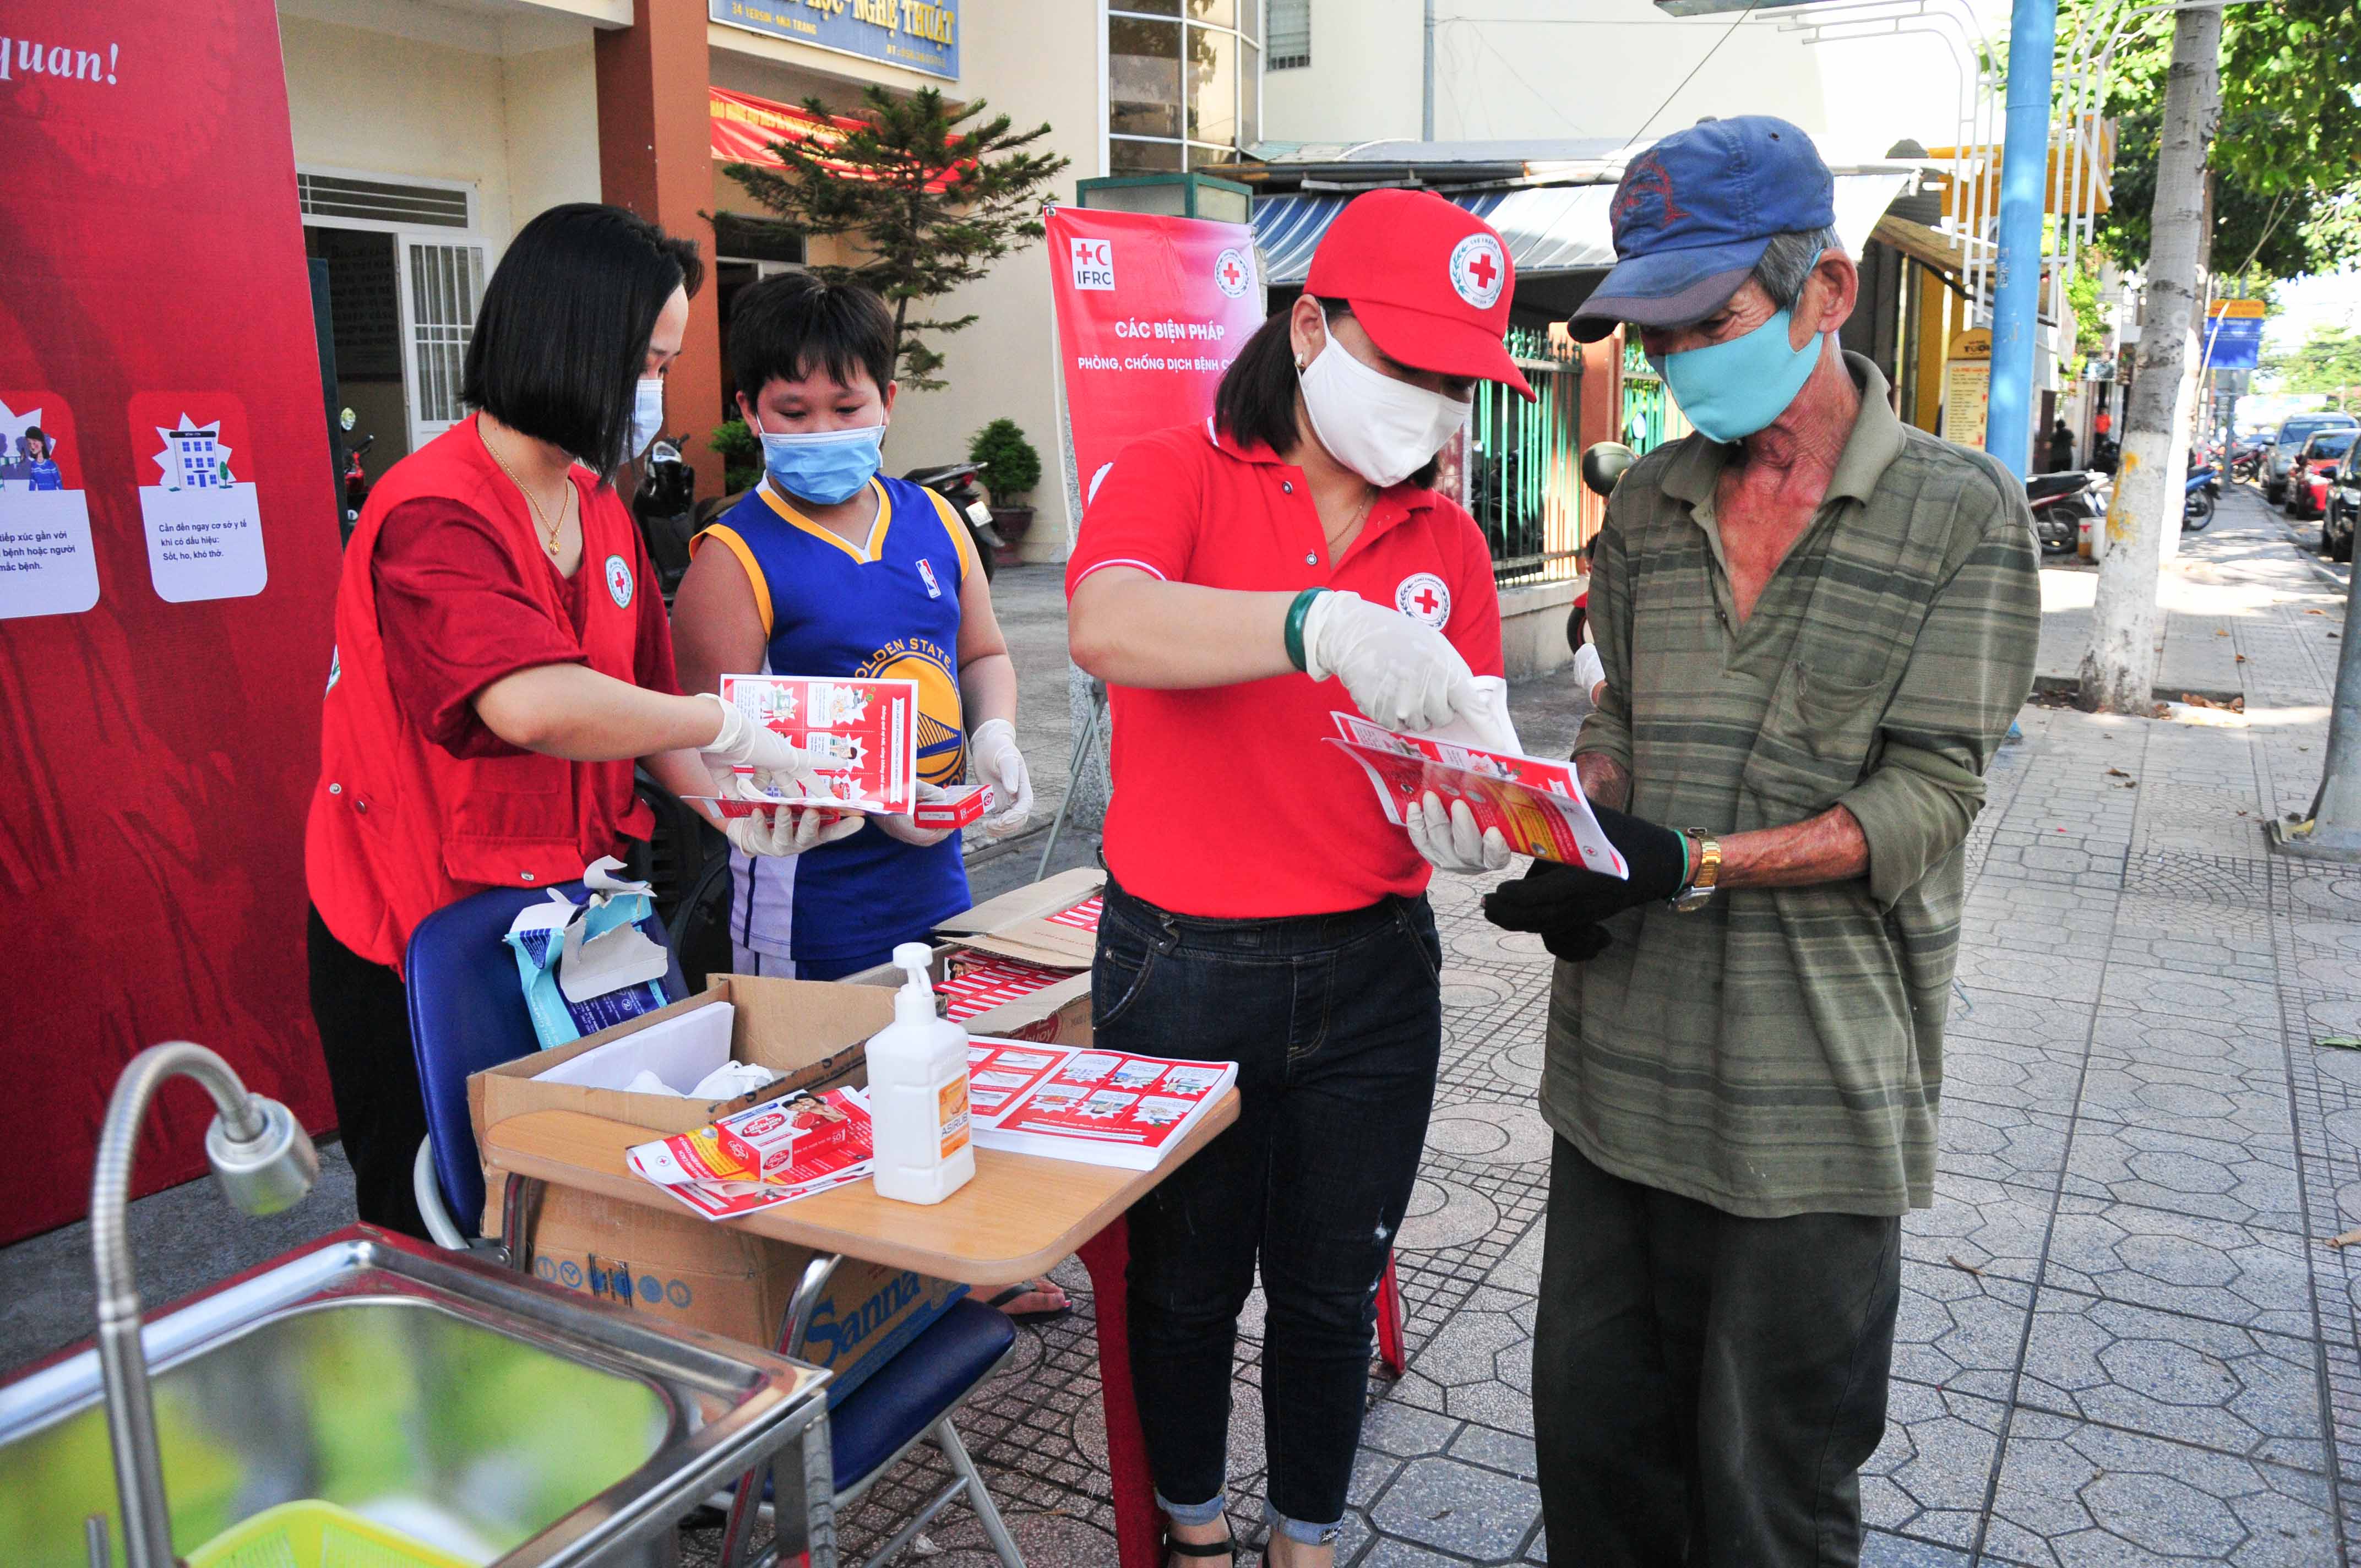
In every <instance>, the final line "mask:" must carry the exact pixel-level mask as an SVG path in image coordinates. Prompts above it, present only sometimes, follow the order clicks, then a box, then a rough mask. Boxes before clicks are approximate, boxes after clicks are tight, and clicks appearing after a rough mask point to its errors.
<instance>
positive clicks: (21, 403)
mask: <svg viewBox="0 0 2361 1568" xmlns="http://www.w3.org/2000/svg"><path fill="white" fill-rule="evenodd" d="M80 446H81V444H80V443H79V442H78V441H76V440H75V439H74V422H73V412H72V411H71V410H70V409H69V408H67V407H66V400H64V399H63V398H60V397H59V396H58V395H57V394H56V393H55V392H12V391H5V390H0V620H18V619H21V618H23V617H27V616H35V615H79V614H80V613H81V612H82V611H83V610H86V609H90V607H91V606H93V605H94V604H96V603H97V602H98V557H97V556H96V554H93V552H92V550H91V544H90V502H89V501H88V499H85V498H84V496H83V494H82V454H81V451H80Z"/></svg>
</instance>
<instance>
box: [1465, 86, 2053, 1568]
mask: <svg viewBox="0 0 2361 1568" xmlns="http://www.w3.org/2000/svg"><path fill="white" fill-rule="evenodd" d="M1833 186H1834V181H1833V180H1832V179H1831V177H1830V175H1829V173H1828V168H1827V166H1826V165H1825V164H1824V163H1822V162H1821V160H1820V159H1819V156H1818V154H1817V152H1816V151H1814V149H1813V148H1812V144H1811V142H1810V140H1809V138H1808V137H1806V135H1805V134H1804V133H1803V132H1802V131H1800V130H1798V129H1796V128H1795V126H1791V125H1788V124H1786V123H1785V122H1784V121H1780V120H1776V119H1771V118H1768V117H1764V116H1752V115H1750V116H1745V117H1741V118H1738V119H1730V120H1720V121H1710V122H1707V123H1704V124H1701V125H1698V126H1694V127H1692V128H1690V129H1688V130H1686V131H1680V132H1676V133H1675V134H1674V135H1672V136H1670V137H1666V138H1664V140H1663V141H1661V142H1658V143H1657V144H1656V145H1655V146H1654V147H1653V148H1649V149H1648V150H1647V151H1646V152H1645V153H1643V154H1642V155H1641V156H1640V157H1639V158H1638V159H1635V160H1634V161H1633V162H1632V164H1631V168H1630V170H1628V171H1627V172H1626V174H1625V176H1624V178H1623V181H1622V184H1621V186H1620V188H1619V189H1618V191H1617V193H1616V200H1615V206H1614V218H1615V240H1616V253H1617V257H1618V265H1617V267H1616V269H1615V270H1614V271H1613V272H1612V273H1610V274H1609V277H1608V278H1607V280H1606V281H1605V282H1604V283H1602V284H1601V285H1600V287H1599V288H1598V291H1597V292H1596V293H1594V294H1593V295H1592V296H1591V298H1590V299H1589V301H1588V302H1586V303H1585V304H1584V305H1583V306H1582V308H1581V309H1580V310H1579V311H1578V312H1577V313H1576V317H1575V321H1574V323H1573V330H1574V332H1575V334H1576V336H1578V337H1598V336H1601V335H1604V334H1606V333H1607V332H1609V331H1610V330H1612V327H1613V325H1614V323H1616V322H1618V321H1623V322H1630V323H1636V324H1637V326H1638V328H1639V332H1640V337H1641V341H1642V345H1644V346H1645V347H1646V349H1647V351H1648V354H1649V356H1650V357H1651V359H1652V360H1653V361H1654V362H1655V363H1656V364H1657V365H1658V366H1659V367H1660V368H1661V369H1662V371H1663V374H1664V379H1665V382H1666V384H1667V386H1668V387H1669V388H1670V389H1671V391H1672V393H1673V396H1674V397H1675V400H1677V401H1678V402H1679V404H1680V406H1681V409H1682V411H1683V412H1684V413H1686V415H1687V417H1688V419H1689V421H1690V422H1691V423H1692V424H1693V425H1694V426H1695V427H1696V433H1694V434H1692V435H1690V436H1688V437H1687V438H1686V439H1685V440H1682V441H1680V442H1677V443H1675V444H1671V445H1669V446H1667V447H1664V448H1663V449H1661V450H1658V451H1655V452H1652V453H1650V454H1648V455H1646V456H1645V457H1643V458H1642V459H1641V460H1640V462H1639V463H1638V464H1637V465H1635V466H1633V467H1632V468H1631V471H1630V472H1629V473H1628V474H1627V475H1626V476H1625V477H1624V478H1623V480H1622V482H1621V483H1620V485H1618V486H1617V488H1616V490H1615V494H1614V497H1613V499H1612V502H1611V504H1610V505H1609V509H1608V513H1607V520H1606V524H1605V527H1604V528H1603V530H1602V531H1601V532H1600V534H1599V536H1598V543H1597V549H1596V554H1595V556H1594V559H1593V568H1592V569H1593V577H1592V581H1591V589H1590V613H1591V616H1592V622H1593V625H1594V627H1595V629H1596V634H1597V639H1598V649H1599V655H1600V658H1601V660H1602V661H1603V663H1604V665H1605V670H1606V675H1607V687H1606V690H1605V692H1604V693H1603V694H1602V698H1601V701H1600V703H1599V706H1598V710H1597V711H1596V712H1595V713H1593V714H1592V715H1591V717H1590V718H1589V719H1588V720H1587V722H1586V723H1585V725H1584V727H1583V730H1582V735H1581V738H1580V740H1578V741H1577V742H1576V747H1575V758H1576V766H1577V768H1578V771H1579V773H1580V774H1581V777H1582V781H1583V787H1584V789H1585V790H1586V791H1587V793H1588V795H1589V796H1590V799H1591V801H1592V803H1593V805H1594V806H1596V807H1598V814H1599V817H1600V820H1601V823H1602V825H1603V826H1604V827H1605V828H1606V829H1607V832H1608V835H1609V838H1611V839H1614V841H1615V842H1616V844H1617V846H1618V847H1619V848H1620V850H1622V851H1623V854H1624V856H1625V858H1626V859H1627V860H1628V861H1629V862H1630V864H1631V878H1630V880H1629V881H1622V880H1619V879H1615V878H1611V877H1608V876H1603V875H1600V874H1598V873H1596V872H1588V871H1584V870H1581V869H1578V868H1570V867H1565V866H1555V865H1549V864H1543V863H1537V864H1536V865H1535V866H1534V867H1533V868H1532V873H1531V874H1530V875H1528V876H1526V877H1525V878H1523V879H1522V880H1521V881H1517V882H1511V883H1507V884H1505V885H1504V886H1502V887H1501V888H1500V889H1499V891H1498V892H1496V893H1494V894H1492V895H1491V896H1490V897H1489V898H1488V899H1487V900H1486V912H1487V914H1488V915H1489V916H1491V918H1492V919H1493V920H1494V921H1495V922H1496V923H1498V924H1499V925H1502V926H1505V927H1510V928H1511V929H1515V930H1522V931H1535V932H1539V933H1540V934H1541V935H1542V937H1543V940H1544V942H1545V943H1546V944H1547V945H1548V947H1549V948H1550V950H1551V951H1552V952H1553V953H1554V954H1555V955H1556V956H1557V957H1558V959H1559V960H1560V961H1559V963H1558V965H1557V970H1556V977H1555V985H1554V992H1553V994H1552V998H1551V1006H1550V1017H1549V1044H1548V1053H1547V1058H1546V1067H1545V1069H1544V1072H1543V1080H1542V1109H1543V1113H1544V1115H1545V1116H1546V1117H1547V1118H1548V1120H1549V1122H1550V1124H1551V1126H1552V1127H1553V1129H1554V1131H1555V1133H1556V1140H1555V1149H1554V1160H1553V1165H1552V1170H1551V1182H1550V1211H1549V1218H1548V1223H1547V1234H1546V1246H1545V1251H1544V1255H1543V1268H1542V1294H1541V1300H1540V1305H1539V1308H1538V1312H1537V1317H1536V1321H1535V1330H1534V1336H1533V1415H1534V1429H1535V1436H1536V1440H1537V1443H1538V1447H1539V1457H1540V1471H1541V1476H1540V1479H1541V1487H1542V1496H1543V1511H1544V1516H1545V1519H1546V1523H1547V1527H1548V1531H1549V1538H1550V1546H1551V1550H1552V1554H1553V1556H1554V1557H1555V1558H1556V1559H1557V1560H1559V1561H1562V1562H1569V1563H1582V1564H1584V1565H1585V1568H1615V1565H1622V1564H1632V1565H1639V1564H1649V1565H1653V1564H1664V1565H1667V1568H1669V1565H1672V1564H1686V1565H1688V1568H1783V1565H1787V1564H1796V1565H1801V1564H1822V1563H1827V1564H1839V1563H1842V1564H1850V1563H1856V1562H1858V1561H1859V1558H1860V1553H1861V1497H1860V1486H1859V1479H1858V1477H1859V1471H1860V1467H1861V1464H1862V1462H1863V1461H1865V1460H1866V1459H1867V1458H1868V1457H1869V1456H1870V1454H1871V1453H1872V1452H1873V1451H1874V1450H1875V1449H1876V1447H1877V1444H1878V1442H1879V1440H1880V1437H1881V1435H1882V1433H1883V1430H1884V1423H1885V1388H1886V1377H1887V1371H1888V1367H1889V1365H1890V1362H1891V1359H1892V1354H1893V1344H1894V1314H1895V1309H1896V1305H1897V1302H1898V1299H1899V1296H1900V1274H1901V1270H1900V1245H1901V1215H1902V1213H1903V1212H1905V1210H1907V1209H1910V1208H1913V1207H1924V1206H1926V1205H1927V1204H1929V1203H1931V1202H1932V1201H1933V1197H1934V1173H1935V1147H1936V1113H1937V1101H1938V1094H1939V1091H1940V1086H1941V1080H1942V1039H1943V1020H1944V1011H1945V1005H1946V1003H1947V1000H1948V993H1949V985H1950V980H1951V972H1952V968H1953V963H1954V959H1955V956H1956V953H1957V948H1958V942H1959V922H1960V896H1961V885H1962V876H1961V861H1962V852H1961V845H1962V842H1963V840H1964V839H1965V838H1966V836H1967V832H1968V827H1969V824H1970V823H1971V821H1972V820H1973V819H1974V817H1975V814H1976V812H1977V810H1978V808H1979V807H1980V806H1982V801H1983V773H1984V769H1985V766H1986V764H1987V763H1988V762H1990V761H1991V759H1992V755H1993V751H1994V749H1995V748H1997V747H1998V746H1999V744H2000V743H2001V740H2002V739H2003V737H2004V736H2005V735H2006V733H2007V731H2008V727H2009V723H2010V721H2011V719H2012V718H2013V717H2014V716H2015V712H2016V709H2017V707H2018V706H2019V705H2020V704H2021V703H2022V702H2023V701H2024V699H2025V696H2026V691H2027V689H2028V687H2029V686H2030V685H2031V680H2032V672H2033V655H2034V649H2035V644H2036V641H2037V629H2038V624H2039V617H2040V587H2039V559H2038V555H2037V550H2036V547H2035V544H2034V540H2033V534H2032V530H2031V520H2030V517H2029V515H2028V513H2027V511H2026V504H2025V497H2024V492H2023V489H2022V488H2021V487H2020V486H2018V484H2017V483H2016V482H2015V480H2014V479H2013V478H2012V477H2010V476H2009V474H2008V472H2007V471H2006V470H2005V469H2004V468H2003V467H2002V466H2000V465H1999V464H1998V463H1996V462H1994V461H1993V459H1991V458H1989V457H1987V456H1985V455H1982V454H1981V453H1976V452H1971V451H1968V450H1965V449H1963V448H1960V447H1957V446H1951V445H1948V444H1944V443H1943V442H1940V441H1938V440H1936V439H1935V438H1934V437H1932V436H1930V435H1927V434H1925V433H1922V432H1919V431H1916V430H1913V429H1910V428H1908V427H1906V426H1905V425H1904V424H1903V423H1902V422H1900V421H1899V420H1898V419H1896V418H1895V417H1894V412H1893V411H1892V409H1891V407H1890V406H1889V404H1888V400H1887V399H1888V393H1887V388H1886V383H1885V379H1884V378H1883V376H1881V375H1880V374H1879V372H1878V370H1877V369H1876V367H1874V366H1872V364H1871V363H1870V362H1869V361H1868V360H1867V359H1864V358H1861V357H1860V356H1855V355H1850V354H1846V353H1844V352H1842V351H1841V350H1840V348H1839V345H1838V344H1837V341H1836V336H1837V329H1838V328H1839V326H1841V325H1842V324H1843V323H1844V321H1845V319H1846V317H1847V316H1848V315H1849V314H1850V313H1851V311H1852V309H1853V304H1854V300H1855V296H1856V293H1857V291H1858V288H1859V280H1858V277H1857V275H1856V274H1855V271H1854V269H1853V263H1852V261H1851V260H1850V258H1847V257H1846V256H1845V254H1844V252H1843V249H1842V246H1841V243H1840V241H1839V237H1838V236H1837V234H1836V232H1835V230H1834V227H1833V224H1834V218H1835V214H1834V206H1833V200H1832V197H1833Z"/></svg>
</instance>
